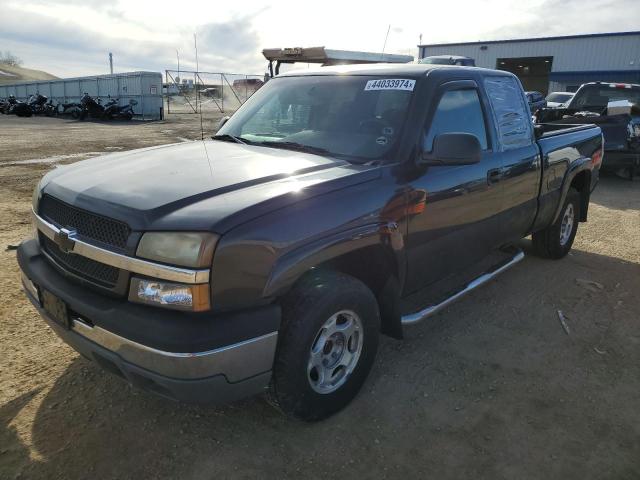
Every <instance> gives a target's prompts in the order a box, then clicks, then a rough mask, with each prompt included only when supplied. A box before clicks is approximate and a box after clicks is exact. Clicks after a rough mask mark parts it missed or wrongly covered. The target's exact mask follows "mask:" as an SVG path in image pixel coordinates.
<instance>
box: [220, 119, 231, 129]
mask: <svg viewBox="0 0 640 480" xmlns="http://www.w3.org/2000/svg"><path fill="white" fill-rule="evenodd" d="M228 121H229V116H225V117H222V118H221V119H220V121H219V122H218V130H220V129H221V128H222V127H223V126H224V124H225V123H227V122H228Z"/></svg>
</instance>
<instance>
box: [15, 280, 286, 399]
mask: <svg viewBox="0 0 640 480" xmlns="http://www.w3.org/2000/svg"><path fill="white" fill-rule="evenodd" d="M22 283H23V287H24V290H25V293H26V294H27V297H28V298H29V300H30V301H31V303H32V304H33V305H34V306H35V307H36V309H37V310H38V312H39V313H40V315H41V316H42V317H43V319H44V320H45V321H46V322H47V324H48V325H49V326H50V327H51V328H52V329H53V330H54V331H55V332H56V333H57V334H58V335H59V336H60V337H61V338H62V339H63V340H64V341H65V342H66V343H68V344H69V345H70V346H72V347H73V348H74V349H76V350H77V351H78V352H79V353H81V354H82V355H84V356H85V357H87V358H89V359H91V360H93V361H95V362H96V363H97V364H99V365H100V366H102V367H103V368H105V369H106V370H109V371H111V372H112V373H116V374H117V375H119V376H121V377H124V378H125V379H126V380H128V381H129V382H130V383H133V384H135V385H137V386H140V387H142V388H144V389H145V390H150V391H153V392H154V393H158V394H160V395H162V396H165V397H169V398H172V399H177V400H181V401H188V402H197V403H201V402H207V403H209V402H213V403H220V402H228V401H232V400H235V399H237V398H241V397H244V396H248V395H252V394H255V393H259V392H260V391H261V390H262V389H264V388H265V387H266V386H267V385H268V382H269V380H270V378H271V368H272V365H273V360H274V356H275V350H276V343H277V339H278V332H277V331H276V332H272V333H269V334H266V335H262V336H259V337H255V338H251V339H248V340H245V341H242V342H239V343H235V344H232V345H227V346H224V347H221V348H217V349H215V350H210V351H204V352H194V353H184V352H167V351H163V350H158V349H155V348H151V347H148V346H145V345H142V344H140V343H137V342H134V341H132V340H129V339H126V338H123V337H121V336H119V335H116V334H114V333H113V332H110V331H108V330H105V329H103V328H100V327H99V326H96V325H92V324H91V322H90V321H89V320H87V319H83V318H81V317H79V316H74V314H73V313H71V318H70V328H69V329H65V328H63V327H62V326H60V325H59V324H58V323H57V322H55V321H54V320H53V319H52V318H51V317H50V316H49V315H48V314H47V312H46V311H45V310H44V309H43V308H42V306H41V305H40V300H39V296H38V288H37V287H36V286H35V284H34V283H33V282H31V280H29V278H27V277H26V276H25V275H24V274H23V276H22Z"/></svg>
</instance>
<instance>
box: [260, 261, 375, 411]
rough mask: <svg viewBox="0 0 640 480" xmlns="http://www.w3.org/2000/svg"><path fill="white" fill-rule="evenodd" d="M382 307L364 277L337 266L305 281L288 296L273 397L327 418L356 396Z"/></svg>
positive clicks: (370, 358)
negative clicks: (343, 271) (362, 280)
mask: <svg viewBox="0 0 640 480" xmlns="http://www.w3.org/2000/svg"><path fill="white" fill-rule="evenodd" d="M379 332H380V313H379V312H378V304H377V302H376V298H375V296H374V295H373V293H372V292H371V290H369V288H367V286H366V285H364V284H363V283H362V282H361V281H359V280H357V279H355V278H353V277H351V276H348V275H344V274H342V273H338V272H329V273H319V274H317V275H315V276H313V277H308V278H306V279H304V280H302V281H301V282H300V284H299V285H298V286H297V287H295V288H294V290H293V291H292V292H291V293H290V294H289V295H288V296H287V297H286V298H285V299H284V301H283V304H282V326H281V328H280V334H279V338H278V348H277V351H276V360H275V363H274V368H273V377H272V380H271V385H270V387H269V392H268V396H269V401H270V403H271V404H273V405H275V406H276V407H278V408H279V409H280V410H282V412H284V413H285V414H286V415H288V416H290V417H293V418H296V419H299V420H304V421H317V420H322V419H324V418H326V417H328V416H330V415H332V414H334V413H336V412H338V411H339V410H341V409H342V408H344V407H345V406H346V405H347V404H349V402H351V400H352V399H353V398H354V397H355V396H356V394H357V393H358V391H359V390H360V388H361V387H362V385H363V383H364V381H365V380H366V378H367V375H368V374H369V371H370V370H371V367H372V365H373V362H374V360H375V356H376V352H377V350H378V339H379Z"/></svg>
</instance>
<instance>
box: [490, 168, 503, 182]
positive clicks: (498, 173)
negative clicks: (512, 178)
mask: <svg viewBox="0 0 640 480" xmlns="http://www.w3.org/2000/svg"><path fill="white" fill-rule="evenodd" d="M501 178H502V169H501V168H492V169H491V170H489V171H488V172H487V183H488V184H489V185H491V184H492V183H497V182H499V181H500V179H501Z"/></svg>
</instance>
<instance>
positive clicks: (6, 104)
mask: <svg viewBox="0 0 640 480" xmlns="http://www.w3.org/2000/svg"><path fill="white" fill-rule="evenodd" d="M18 103H19V102H18V100H16V97H15V95H9V96H8V97H7V98H5V99H4V100H2V101H1V102H0V113H3V114H5V115H10V114H12V113H13V108H14V107H15V106H16V105H17V104H18Z"/></svg>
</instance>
